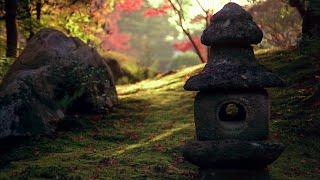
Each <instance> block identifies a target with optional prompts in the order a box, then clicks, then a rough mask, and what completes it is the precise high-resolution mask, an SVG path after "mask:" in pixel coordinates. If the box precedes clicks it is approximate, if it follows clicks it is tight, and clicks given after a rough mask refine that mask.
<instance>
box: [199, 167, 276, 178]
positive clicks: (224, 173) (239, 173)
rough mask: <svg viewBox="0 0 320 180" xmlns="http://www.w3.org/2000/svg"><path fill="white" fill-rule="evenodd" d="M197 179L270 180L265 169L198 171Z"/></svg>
mask: <svg viewBox="0 0 320 180" xmlns="http://www.w3.org/2000/svg"><path fill="white" fill-rule="evenodd" d="M199 179H203V180H239V179H248V180H270V179H271V178H270V174H269V171H268V170H267V169H258V170H256V169H255V170H251V169H199Z"/></svg>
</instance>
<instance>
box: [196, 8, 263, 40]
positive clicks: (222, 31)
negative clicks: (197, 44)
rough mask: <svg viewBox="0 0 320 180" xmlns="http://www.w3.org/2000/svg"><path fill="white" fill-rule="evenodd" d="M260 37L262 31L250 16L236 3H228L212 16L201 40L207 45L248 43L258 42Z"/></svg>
mask: <svg viewBox="0 0 320 180" xmlns="http://www.w3.org/2000/svg"><path fill="white" fill-rule="evenodd" d="M262 38H263V33H262V31H261V29H260V28H259V27H258V26H257V24H256V23H255V22H254V21H253V19H252V16H251V15H250V14H249V13H248V12H246V11H245V10H244V9H243V8H242V7H241V6H239V5H238V4H236V3H228V4H226V5H225V6H224V7H223V8H222V9H221V10H220V11H219V12H217V13H216V14H214V15H213V16H212V18H211V23H210V25H209V27H207V28H206V29H205V30H204V31H203V34H202V37H201V42H202V43H203V44H205V45H207V46H215V45H232V44H238V45H239V44H240V45H250V44H258V43H260V42H261V41H262Z"/></svg>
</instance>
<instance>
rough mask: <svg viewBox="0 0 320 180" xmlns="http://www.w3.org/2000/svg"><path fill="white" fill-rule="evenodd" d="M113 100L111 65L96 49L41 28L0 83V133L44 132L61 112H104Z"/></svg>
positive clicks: (56, 119)
mask: <svg viewBox="0 0 320 180" xmlns="http://www.w3.org/2000/svg"><path fill="white" fill-rule="evenodd" d="M116 103H117V93H116V89H115V83H114V79H113V75H112V71H111V70H110V68H109V66H108V65H107V63H106V62H105V61H104V59H103V58H102V57H101V56H100V55H99V54H98V52H97V51H96V50H95V49H93V48H91V47H89V46H88V45H86V44H85V43H83V42H82V41H81V40H79V39H77V38H73V37H67V36H66V35H64V34H63V33H61V32H59V31H57V30H53V29H42V30H41V31H39V32H38V33H37V34H36V35H35V36H34V37H33V38H32V39H31V40H30V41H29V42H28V44H27V46H26V48H25V49H24V51H23V52H22V53H21V55H20V57H19V58H18V59H17V60H16V61H15V63H14V64H13V65H12V67H11V69H10V70H9V72H8V73H7V74H6V76H5V77H4V79H3V82H2V84H1V86H0V138H4V137H7V136H26V135H38V134H50V133H52V132H54V131H55V129H56V123H57V122H59V121H61V120H63V118H64V117H65V113H66V112H77V113H79V112H81V113H83V112H84V113H92V112H94V113H106V112H108V110H110V108H111V107H112V106H113V105H115V104H116Z"/></svg>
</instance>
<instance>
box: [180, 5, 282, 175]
mask: <svg viewBox="0 0 320 180" xmlns="http://www.w3.org/2000/svg"><path fill="white" fill-rule="evenodd" d="M262 37H263V34H262V31H261V30H260V29H259V27H258V26H257V25H256V23H255V22H253V20H252V16H251V15H250V14H249V13H247V12H246V11H245V10H244V9H242V7H241V6H239V5H238V4H235V3H228V4H227V5H225V6H224V8H223V9H222V10H220V11H219V12H217V13H216V14H215V15H214V16H213V17H212V19H211V25H210V26H209V27H208V28H207V29H206V30H204V32H203V35H202V37H201V41H202V43H203V44H205V45H207V46H211V48H210V57H209V59H208V62H207V64H206V66H205V67H204V69H203V70H202V72H201V73H199V74H198V75H195V76H193V77H191V78H190V79H188V81H187V82H186V84H185V86H184V88H185V89H186V90H189V91H200V92H198V94H197V95H196V97H195V102H194V106H195V107H194V113H195V127H196V140H195V141H192V142H189V143H187V144H186V145H185V147H184V150H183V151H184V152H183V155H184V157H185V159H186V160H188V161H189V162H191V163H193V164H195V165H197V166H199V167H200V170H199V171H200V172H199V175H200V179H228V180H229V179H259V180H260V179H268V178H269V175H268V173H267V170H266V166H267V165H269V164H271V163H272V162H273V161H275V160H276V159H277V158H278V157H279V156H280V154H281V153H282V151H283V150H284V146H283V145H282V144H279V143H274V142H269V141H267V139H268V133H269V128H268V123H269V118H270V112H269V111H270V107H269V106H270V102H269V97H268V93H267V91H266V90H265V89H264V88H268V87H281V86H284V82H283V80H282V79H281V78H280V77H278V76H277V75H275V74H273V73H272V72H270V71H269V70H267V69H266V68H265V67H263V66H262V65H259V64H258V63H257V62H256V59H255V56H254V52H253V48H252V46H251V44H258V43H260V42H261V40H262Z"/></svg>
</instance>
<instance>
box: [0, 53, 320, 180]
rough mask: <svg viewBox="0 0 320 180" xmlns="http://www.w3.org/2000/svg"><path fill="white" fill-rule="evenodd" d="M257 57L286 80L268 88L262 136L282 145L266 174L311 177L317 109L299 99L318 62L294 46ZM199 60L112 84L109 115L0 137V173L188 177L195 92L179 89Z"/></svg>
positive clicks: (315, 164) (319, 172)
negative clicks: (30, 134) (184, 150)
mask: <svg viewBox="0 0 320 180" xmlns="http://www.w3.org/2000/svg"><path fill="white" fill-rule="evenodd" d="M259 57H260V59H261V60H262V61H261V62H262V63H263V64H265V65H266V66H267V67H268V68H271V69H273V70H274V71H275V72H277V73H279V74H280V75H281V76H282V77H283V78H284V79H286V80H287V82H288V85H289V86H288V87H287V88H284V89H270V90H269V92H270V94H271V98H272V109H271V111H272V120H271V122H270V125H271V137H270V138H271V139H274V140H278V141H281V142H283V143H284V144H286V146H287V148H286V150H285V152H284V153H283V155H282V156H281V157H280V158H279V159H278V160H277V161H276V162H275V163H274V164H273V165H272V167H270V171H271V174H272V177H273V178H274V179H283V180H284V179H286V180H288V179H299V180H301V179H317V178H319V176H320V161H319V159H320V142H319V141H318V139H319V135H320V132H319V131H318V129H319V128H320V127H319V124H320V123H319V122H320V119H319V118H320V111H319V109H317V108H316V107H314V106H312V105H309V104H306V103H305V101H303V100H304V99H307V98H308V97H309V96H310V94H311V92H312V90H313V88H314V84H315V82H316V81H317V79H316V77H315V75H316V73H317V74H319V73H318V71H317V69H318V67H319V66H318V65H319V64H317V63H316V64H315V62H314V61H311V60H309V59H306V58H305V57H303V56H299V55H298V54H297V53H295V52H273V53H265V54H260V55H259ZM202 67H203V65H198V66H194V67H191V68H187V69H183V70H181V71H180V72H178V73H176V74H171V75H167V76H164V77H160V78H158V79H152V80H145V81H143V82H140V83H137V84H134V85H125V86H119V87H118V92H119V97H120V103H121V105H120V106H119V107H117V108H116V109H115V110H114V112H113V114H112V115H111V116H108V117H101V116H87V117H79V116H76V115H75V116H73V117H68V121H66V122H65V123H64V124H61V125H60V126H61V131H60V133H59V134H57V135H56V136H55V137H50V138H49V137H42V138H39V139H37V140H34V139H28V140H19V139H15V141H21V142H20V144H22V145H20V146H17V145H14V143H12V142H13V141H12V140H6V141H3V142H1V148H0V151H1V152H0V154H1V155H0V164H1V167H0V168H1V169H0V179H3V178H5V177H7V178H8V179H9V178H10V177H21V178H24V177H33V178H58V177H59V178H86V179H87V178H92V179H96V178H110V179H112V178H115V177H116V178H117V179H130V178H141V179H146V178H152V179H186V178H188V179H191V178H193V177H195V176H196V173H197V167H195V166H193V165H191V164H189V163H187V162H184V161H183V158H182V155H181V147H182V146H183V145H184V143H185V142H186V141H188V140H190V139H193V138H194V124H193V99H194V96H195V93H194V92H186V91H184V90H183V88H182V86H183V84H184V82H185V81H186V80H187V79H188V78H189V77H190V76H191V75H192V74H195V73H196V72H198V71H200V70H201V69H202ZM315 67H316V68H315ZM70 125H72V126H70ZM70 127H72V128H70ZM63 130H64V131H63ZM4 143H5V146H2V144H4Z"/></svg>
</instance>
